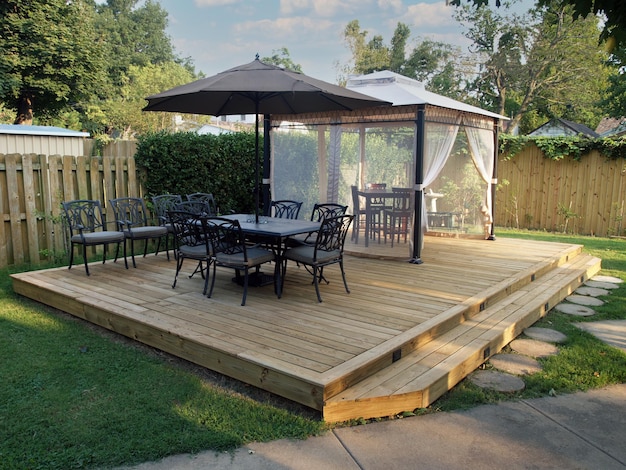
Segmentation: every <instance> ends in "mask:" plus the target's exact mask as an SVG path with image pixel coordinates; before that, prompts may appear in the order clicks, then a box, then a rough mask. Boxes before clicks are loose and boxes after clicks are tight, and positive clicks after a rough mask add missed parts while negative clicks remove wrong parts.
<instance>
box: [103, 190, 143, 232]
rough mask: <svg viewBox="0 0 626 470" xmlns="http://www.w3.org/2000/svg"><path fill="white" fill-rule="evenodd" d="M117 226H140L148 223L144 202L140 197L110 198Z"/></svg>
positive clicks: (121, 227)
mask: <svg viewBox="0 0 626 470" xmlns="http://www.w3.org/2000/svg"><path fill="white" fill-rule="evenodd" d="M109 202H110V203H111V207H112V208H113V213H114V214H115V220H117V224H118V227H119V228H120V230H122V229H123V228H124V227H128V226H129V225H130V226H131V227H142V226H146V225H148V214H147V212H148V211H147V210H146V203H145V202H144V200H143V199H142V198H140V197H120V198H117V199H110V200H109Z"/></svg>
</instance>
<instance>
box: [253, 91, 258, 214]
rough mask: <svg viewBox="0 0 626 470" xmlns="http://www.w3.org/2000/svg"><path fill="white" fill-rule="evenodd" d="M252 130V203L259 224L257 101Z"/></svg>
mask: <svg viewBox="0 0 626 470" xmlns="http://www.w3.org/2000/svg"><path fill="white" fill-rule="evenodd" d="M254 130H255V139H254V158H255V159H256V161H255V162H254V169H255V173H254V177H255V185H254V201H255V205H256V206H255V210H254V213H255V221H256V223H257V224H258V223H259V102H258V100H257V102H256V104H255V113H254Z"/></svg>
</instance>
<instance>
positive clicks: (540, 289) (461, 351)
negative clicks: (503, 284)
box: [323, 254, 601, 422]
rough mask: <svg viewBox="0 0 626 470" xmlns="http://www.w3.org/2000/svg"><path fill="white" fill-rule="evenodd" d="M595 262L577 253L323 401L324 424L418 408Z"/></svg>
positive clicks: (593, 269)
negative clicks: (381, 368) (325, 422)
mask: <svg viewBox="0 0 626 470" xmlns="http://www.w3.org/2000/svg"><path fill="white" fill-rule="evenodd" d="M600 264H601V260H600V259H598V258H596V257H593V256H591V255H587V254H579V255H577V256H575V257H573V258H570V259H569V260H568V261H567V262H566V263H564V264H562V265H560V266H558V267H556V268H554V269H552V270H550V271H549V272H547V273H545V274H543V275H542V276H541V277H538V278H536V279H534V280H533V282H531V283H528V284H527V285H524V286H521V287H520V288H519V289H518V290H515V291H514V292H511V293H510V294H509V295H507V296H506V297H504V298H502V299H500V300H498V301H497V302H496V303H493V304H490V305H489V306H488V307H487V308H486V309H485V310H483V311H482V312H479V313H477V314H476V315H474V316H472V317H471V318H468V319H467V320H466V321H464V322H462V323H460V324H459V325H458V326H455V327H454V328H452V329H450V330H448V331H446V332H444V333H442V334H441V335H440V336H438V337H437V338H435V339H433V340H431V341H430V342H428V343H427V344H425V345H423V346H421V347H419V348H418V349H417V350H415V351H412V352H411V353H409V354H407V355H405V356H404V357H402V358H400V359H399V360H397V361H396V362H394V363H392V364H391V365H389V366H388V367H386V368H385V369H383V370H381V371H379V372H377V373H376V374H373V375H371V376H369V377H367V378H365V379H363V380H362V381H360V382H359V383H357V384H355V385H353V386H351V387H350V388H347V389H346V390H344V391H342V392H341V393H339V394H337V395H335V396H333V397H332V398H329V399H328V400H326V402H325V404H324V409H323V414H324V419H325V420H326V421H329V422H337V421H346V420H349V419H357V418H377V417H384V416H391V415H394V414H397V413H400V412H403V411H408V410H414V409H416V408H424V407H427V406H429V405H430V404H431V403H433V402H434V401H435V400H436V399H437V398H439V397H440V396H441V395H443V394H444V393H445V392H447V391H448V390H450V389H451V388H452V387H453V386H454V385H456V384H457V383H458V382H460V381H461V380H462V379H464V378H465V377H466V376H467V375H469V374H470V373H471V372H472V371H474V370H475V369H476V368H477V367H478V366H480V365H481V364H482V363H484V362H485V361H487V360H488V359H489V357H491V356H492V355H493V354H496V353H497V352H499V351H500V350H501V349H502V348H503V347H504V346H506V345H507V344H508V343H510V342H511V341H512V340H513V339H515V338H516V337H517V336H518V335H519V334H520V333H521V332H522V331H523V330H524V329H525V328H527V327H529V326H530V325H532V324H533V323H535V322H536V321H537V320H539V319H540V318H541V317H543V316H545V315H546V314H547V312H548V311H549V310H550V309H552V308H553V307H554V306H555V305H556V304H558V303H559V302H561V301H562V300H563V299H564V298H565V297H567V296H568V295H570V294H571V293H572V292H573V291H574V290H575V289H576V288H577V287H578V286H580V285H581V284H582V283H583V282H584V281H586V280H587V279H589V278H590V277H592V276H594V275H595V274H597V273H598V272H599V271H600Z"/></svg>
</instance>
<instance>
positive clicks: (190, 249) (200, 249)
mask: <svg viewBox="0 0 626 470" xmlns="http://www.w3.org/2000/svg"><path fill="white" fill-rule="evenodd" d="M178 252H179V253H181V254H182V255H183V256H184V257H185V258H195V259H201V258H206V257H207V256H209V254H208V253H207V250H206V246H205V245H196V246H189V245H182V246H180V247H179V248H178Z"/></svg>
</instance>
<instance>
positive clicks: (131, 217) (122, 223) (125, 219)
mask: <svg viewBox="0 0 626 470" xmlns="http://www.w3.org/2000/svg"><path fill="white" fill-rule="evenodd" d="M109 202H110V203H111V207H112V208H113V213H114V214H115V220H116V221H117V228H118V230H119V231H120V232H122V233H123V234H124V236H125V237H126V239H127V240H130V255H131V257H132V259H133V266H134V267H135V268H136V267H137V263H136V262H135V240H143V241H144V249H143V256H144V258H145V257H146V254H147V253H148V240H156V241H157V246H156V251H155V255H158V254H159V248H160V247H161V238H163V237H166V236H167V227H164V226H162V225H151V224H150V223H149V222H148V211H147V209H146V203H145V202H144V200H143V199H142V198H140V197H120V198H117V199H110V200H109Z"/></svg>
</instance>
